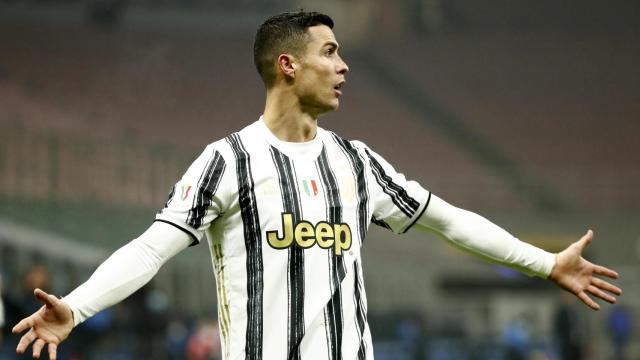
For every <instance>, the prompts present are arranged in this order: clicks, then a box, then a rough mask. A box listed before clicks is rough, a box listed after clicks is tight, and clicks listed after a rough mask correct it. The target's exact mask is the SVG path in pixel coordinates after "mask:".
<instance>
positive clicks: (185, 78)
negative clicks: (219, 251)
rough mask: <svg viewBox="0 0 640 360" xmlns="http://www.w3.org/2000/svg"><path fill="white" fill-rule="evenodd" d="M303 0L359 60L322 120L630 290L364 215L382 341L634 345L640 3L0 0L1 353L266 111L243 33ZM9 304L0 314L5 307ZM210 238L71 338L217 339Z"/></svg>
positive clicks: (383, 353) (501, 347) (557, 353)
mask: <svg viewBox="0 0 640 360" xmlns="http://www.w3.org/2000/svg"><path fill="white" fill-rule="evenodd" d="M301 8H304V9H305V10H317V11H323V12H326V13H328V14H329V15H331V16H332V17H333V18H334V20H335V21H336V27H335V29H334V31H335V33H336V36H337V38H338V40H339V41H340V42H341V43H342V50H341V51H342V55H343V57H344V58H345V60H346V61H347V63H348V64H349V65H350V69H351V71H350V72H349V74H348V76H347V79H348V83H347V85H346V87H345V94H344V96H343V97H342V104H341V107H340V109H339V111H337V112H336V113H332V114H329V115H327V116H325V117H323V118H322V119H321V120H320V125H321V126H322V127H324V128H327V129H331V130H334V131H336V132H338V133H339V134H341V135H343V136H345V137H347V138H351V139H359V140H362V141H365V142H366V143H367V144H369V145H370V146H371V147H372V148H373V149H375V150H376V151H377V152H379V153H380V154H382V155H383V156H384V157H385V158H387V159H388V160H389V161H390V162H391V163H392V164H394V165H395V167H396V169H398V170H400V171H401V172H404V173H405V174H406V175H407V176H408V177H410V178H414V179H416V180H418V181H420V182H421V183H422V184H423V185H424V186H425V187H427V188H428V189H430V190H432V191H433V192H434V193H435V194H437V195H439V196H440V197H442V198H444V199H446V200H448V201H449V202H452V203H453V204H455V205H458V206H460V207H463V208H466V209H469V210H472V211H475V212H478V213H480V214H483V215H485V216H486V217H488V218H489V219H491V220H493V221H494V222H496V223H498V224H500V225H501V226H503V227H504V228H506V229H508V230H509V231H510V232H512V233H513V234H515V235H516V236H518V237H519V238H521V239H522V240H525V241H528V242H531V243H533V244H535V245H537V246H540V247H543V248H545V249H547V250H549V251H559V250H560V249H563V248H564V247H566V246H567V245H568V244H570V243H571V242H572V241H575V240H577V239H578V238H579V237H580V236H581V235H582V234H584V233H585V232H586V230H587V229H589V228H591V229H593V230H594V232H595V241H594V243H593V244H592V246H591V247H590V248H589V250H588V253H587V256H588V257H589V259H591V260H594V261H596V262H600V263H603V264H606V265H607V266H610V267H613V268H615V269H617V270H618V271H619V272H620V274H621V276H622V278H621V279H620V280H619V281H617V282H616V284H618V285H619V286H621V287H622V288H623V289H624V291H625V293H624V295H623V296H622V297H621V298H620V301H619V304H617V305H615V306H610V305H606V306H603V309H602V310H601V311H599V312H592V311H589V310H587V309H586V307H584V306H582V305H581V304H580V303H578V301H577V300H576V299H573V298H570V297H568V298H567V297H564V296H562V294H561V291H559V290H558V289H556V288H554V287H553V286H552V285H551V284H549V283H547V282H545V281H544V280H540V279H530V278H528V277H526V276H524V275H520V274H518V273H514V272H513V271H510V270H508V269H505V268H502V267H498V266H494V265H490V264H486V263H483V262H481V261H479V260H477V259H475V258H473V257H471V256H468V255H466V254H463V253H461V252H459V251H457V250H454V249H453V248H452V247H450V246H448V245H446V244H445V243H444V242H442V241H441V240H439V239H437V238H435V237H434V236H431V235H427V234H420V233H409V234H406V235H404V236H403V237H402V238H398V237H396V236H394V235H392V234H390V233H388V232H385V231H384V230H379V229H372V231H371V232H370V235H369V238H368V239H367V242H366V245H365V247H364V267H365V268H366V270H365V281H366V285H367V292H368V300H369V304H368V307H369V321H370V324H371V329H372V333H373V337H374V344H375V353H376V358H377V359H400V360H402V359H438V360H440V359H442V360H444V359H639V358H640V335H639V330H640V328H639V326H638V319H637V318H638V313H639V311H640V285H639V283H638V279H639V278H640V265H639V261H638V260H639V258H640V216H639V215H640V186H639V185H638V184H640V145H639V134H640V66H638V64H640V45H639V44H640V42H638V38H640V25H639V21H638V19H639V18H640V3H639V2H636V1H607V2H604V1H595V0H583V1H580V2H577V1H566V0H560V1H548V0H536V1H534V0H522V1H508V0H493V1H481V2H480V1H473V0H446V1H445V0H402V1H390V0H388V1H385V0H368V1H367V0H325V1H322V2H320V1H311V0H261V1H248V0H235V1H231V0H67V1H60V0H30V1H26V0H0V275H1V279H2V282H1V284H2V299H3V304H4V320H5V326H4V335H3V337H0V344H1V345H0V349H1V350H0V358H2V359H5V358H6V359H12V358H15V355H13V348H15V344H16V342H17V340H18V338H17V337H15V336H11V335H9V333H8V331H9V329H10V328H11V327H12V326H13V325H14V324H15V322H16V321H17V320H18V319H19V318H21V317H22V316H23V315H24V314H27V313H30V312H32V311H33V309H35V308H37V304H35V303H34V302H33V300H32V296H31V291H32V289H33V287H35V286H39V287H42V288H45V289H48V290H50V291H53V292H54V293H55V294H58V295H64V294H66V293H68V292H69V291H70V290H71V289H73V288H74V287H75V286H77V285H78V284H80V283H81V282H83V281H84V280H85V279H86V278H87V277H88V276H89V275H90V274H91V272H92V271H93V269H95V267H96V266H97V264H99V263H100V262H101V261H102V260H103V259H104V258H105V257H106V256H108V254H110V253H111V252H112V251H113V250H115V249H117V248H118V247H120V246H122V245H124V244H125V243H126V242H128V241H130V240H131V239H133V238H135V237H136V236H137V235H139V234H140V233H141V232H142V231H144V230H145V229H146V227H147V226H148V225H149V224H150V223H151V221H153V218H154V215H155V211H156V210H157V209H159V208H160V207H161V206H162V205H163V204H164V201H165V199H166V197H167V195H168V192H169V189H170V188H171V186H172V185H173V184H174V183H175V181H176V180H177V179H178V178H179V177H180V176H181V175H182V173H183V172H184V171H185V169H186V168H187V166H188V165H189V164H190V162H191V161H192V160H193V159H194V158H195V157H196V156H197V155H198V154H199V153H200V151H201V150H202V149H203V148H204V146H205V145H206V144H207V143H210V142H212V141H215V140H217V139H219V138H221V137H223V136H225V135H227V134H228V133H230V132H232V131H236V130H239V129H240V128H242V127H244V126H245V125H247V124H249V123H251V122H253V121H255V120H256V119H257V118H258V117H259V116H260V114H261V112H262V109H263V101H264V89H263V86H262V83H261V81H260V79H259V77H258V76H257V73H256V71H255V70H254V67H253V64H252V44H253V35H254V32H255V30H256V28H257V27H258V25H259V24H260V23H261V22H262V21H263V20H264V18H266V17H267V16H269V15H271V14H274V13H277V12H281V11H291V10H297V9H301ZM1 318H2V317H1V316H0V319H1ZM218 349H219V341H218V335H217V324H216V296H215V283H214V278H213V276H212V270H211V260H210V255H209V250H208V249H207V245H205V244H204V243H203V244H201V245H199V246H196V247H193V248H189V249H188V250H186V251H184V252H183V253H181V254H180V255H178V256H177V257H176V258H175V259H174V260H172V261H171V262H170V263H169V264H167V265H166V266H165V267H164V268H163V269H162V270H161V271H160V273H159V274H158V276H157V277H156V278H155V279H154V280H153V281H152V282H151V283H150V284H149V285H148V286H146V287H144V288H143V289H142V290H140V291H139V292H137V293H136V294H135V295H133V296H132V297H131V298H130V299H128V300H126V301H125V302H123V303H122V304H120V305H117V306H115V307H113V308H112V309H109V310H108V311H105V312H103V313H100V314H99V315H98V316H96V317H94V318H92V319H91V320H90V321H87V322H86V323H85V324H83V325H81V326H80V327H79V328H78V329H77V330H76V331H75V332H74V334H73V336H72V337H71V338H70V340H69V341H68V343H65V344H64V345H63V346H62V347H61V350H60V352H61V358H62V359H182V358H186V359H217V358H218V357H219V350H218Z"/></svg>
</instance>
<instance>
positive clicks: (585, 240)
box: [578, 230, 593, 252]
mask: <svg viewBox="0 0 640 360" xmlns="http://www.w3.org/2000/svg"><path fill="white" fill-rule="evenodd" d="M591 241H593V231H591V230H589V231H587V233H586V234H584V236H583V237H582V238H580V240H578V246H579V247H580V252H583V251H584V249H585V248H586V247H587V246H589V244H591Z"/></svg>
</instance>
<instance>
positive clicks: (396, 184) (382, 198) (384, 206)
mask: <svg viewBox="0 0 640 360" xmlns="http://www.w3.org/2000/svg"><path fill="white" fill-rule="evenodd" d="M364 151H365V153H366V158H367V160H368V162H369V164H368V165H369V171H370V174H369V175H370V176H371V177H372V178H373V179H372V181H370V182H369V183H370V184H371V185H370V192H371V194H370V195H371V199H372V204H373V218H372V222H373V223H374V224H376V225H379V226H382V227H385V228H387V229H389V230H391V231H393V232H394V233H396V234H401V233H404V232H406V231H407V230H409V229H410V228H411V226H413V224H414V223H415V222H416V221H417V220H418V218H420V216H421V215H422V214H423V213H424V211H425V210H426V208H427V206H428V205H429V200H430V199H431V193H430V192H429V191H428V190H426V189H424V188H423V187H422V186H421V185H420V184H419V183H417V182H416V181H412V180H407V179H406V178H405V176H404V175H403V174H401V173H399V172H397V171H396V170H395V169H394V168H393V166H391V165H390V164H389V163H388V162H387V161H386V160H385V159H383V158H382V157H381V156H380V155H378V154H376V153H375V152H373V151H372V150H371V149H369V148H367V147H365V148H364Z"/></svg>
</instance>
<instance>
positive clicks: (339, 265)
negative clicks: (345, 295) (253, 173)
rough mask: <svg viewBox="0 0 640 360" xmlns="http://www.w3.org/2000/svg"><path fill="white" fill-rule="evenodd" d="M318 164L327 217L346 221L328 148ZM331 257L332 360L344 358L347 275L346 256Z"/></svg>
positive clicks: (329, 319)
mask: <svg viewBox="0 0 640 360" xmlns="http://www.w3.org/2000/svg"><path fill="white" fill-rule="evenodd" d="M316 167H317V169H318V173H319V174H320V182H321V183H322V188H323V189H324V192H325V202H326V206H327V219H328V221H329V223H332V224H336V223H340V222H342V202H341V200H340V191H339V188H338V182H337V181H336V177H335V175H334V173H333V170H332V169H331V167H330V165H329V159H328V158H327V150H326V148H324V147H323V148H322V152H321V153H320V156H319V157H318V160H317V161H316ZM327 254H328V258H329V259H328V260H329V286H330V288H331V291H332V292H333V296H332V297H331V300H329V303H328V304H327V307H326V309H325V320H327V324H326V326H327V333H328V342H329V346H328V347H329V356H330V359H331V360H340V359H342V329H343V323H344V321H343V318H342V291H341V288H340V283H341V282H342V280H343V279H344V277H345V275H346V269H345V265H344V259H343V258H342V256H337V255H335V253H334V252H333V251H328V252H327Z"/></svg>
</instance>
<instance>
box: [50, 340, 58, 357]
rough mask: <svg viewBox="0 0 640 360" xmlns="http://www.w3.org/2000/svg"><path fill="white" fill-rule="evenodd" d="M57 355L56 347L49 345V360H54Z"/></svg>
mask: <svg viewBox="0 0 640 360" xmlns="http://www.w3.org/2000/svg"><path fill="white" fill-rule="evenodd" d="M57 355H58V345H56V344H52V343H49V360H56V356H57Z"/></svg>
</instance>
